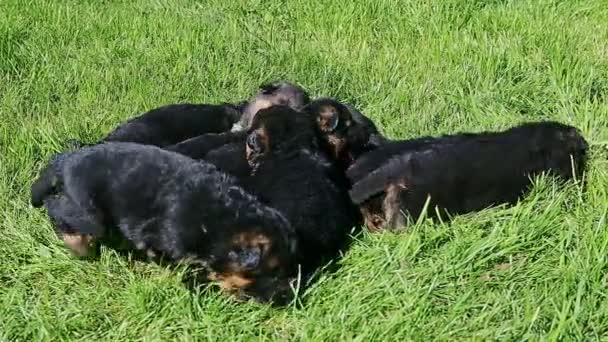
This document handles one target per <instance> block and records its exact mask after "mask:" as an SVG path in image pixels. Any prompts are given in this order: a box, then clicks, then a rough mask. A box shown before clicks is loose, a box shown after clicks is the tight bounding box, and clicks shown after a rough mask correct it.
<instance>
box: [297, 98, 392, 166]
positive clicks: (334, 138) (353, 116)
mask: <svg viewBox="0 0 608 342" xmlns="http://www.w3.org/2000/svg"><path fill="white" fill-rule="evenodd" d="M303 110H304V111H305V112H307V113H309V114H310V115H312V116H313V117H314V118H315V121H316V123H317V127H318V129H319V131H320V132H321V136H322V138H323V141H324V144H325V149H328V150H329V153H330V155H331V157H332V158H334V159H335V160H337V161H338V162H339V163H340V164H341V166H342V167H343V168H344V169H346V168H347V167H348V166H350V164H352V162H353V161H354V160H355V159H356V158H357V157H358V156H360V155H361V154H363V153H365V152H367V151H370V150H372V149H375V148H376V147H378V146H380V145H382V144H384V143H385V142H386V139H385V138H384V137H383V136H382V134H381V133H380V132H379V131H378V129H377V128H376V125H375V124H374V122H373V121H371V120H370V119H369V118H367V117H366V116H365V115H363V114H362V113H361V112H359V111H358V110H356V109H355V108H354V107H353V106H350V105H348V104H344V103H341V102H339V101H337V100H335V99H331V98H320V99H316V100H314V101H312V102H311V103H310V104H308V105H307V106H306V107H304V109H303Z"/></svg>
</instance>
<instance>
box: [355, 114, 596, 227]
mask: <svg viewBox="0 0 608 342" xmlns="http://www.w3.org/2000/svg"><path fill="white" fill-rule="evenodd" d="M587 149H588V145H587V143H586V141H585V139H584V138H583V137H582V136H581V135H580V133H579V131H578V130H577V129H576V128H574V127H571V126H567V125H563V124H560V123H557V122H539V123H527V124H523V125H521V126H517V127H514V128H511V129H508V130H506V131H503V132H485V133H478V134H470V133H469V134H457V135H451V136H444V137H438V138H431V137H424V138H419V139H413V140H406V141H401V142H391V143H388V144H386V145H384V146H381V147H379V148H378V149H376V150H374V151H371V152H368V153H366V154H364V155H363V156H361V157H360V158H359V159H358V160H357V161H356V162H355V163H354V164H353V165H352V166H351V168H350V169H349V170H348V171H347V176H348V177H349V179H350V180H351V182H352V184H353V186H352V189H351V191H350V195H351V199H352V200H353V202H354V203H356V204H359V205H361V211H362V213H363V215H364V217H365V221H366V224H367V226H368V228H369V229H371V230H379V229H382V228H386V227H388V228H398V227H400V226H402V225H403V224H404V216H403V215H402V213H401V211H403V212H405V213H408V214H410V215H413V216H414V217H416V216H418V215H420V213H421V211H422V210H423V208H424V205H425V203H426V202H427V199H429V207H428V208H429V213H430V214H431V216H432V215H434V214H435V213H436V211H435V210H434V208H435V207H436V208H438V209H439V210H438V212H439V214H442V213H448V214H462V213H467V212H471V211H475V210H481V209H484V208H486V207H489V206H492V205H496V204H500V203H514V202H516V201H517V200H518V199H519V198H520V196H521V195H522V194H524V193H525V191H526V190H527V189H528V188H529V186H530V185H531V178H532V177H534V176H536V175H539V174H541V173H543V172H547V173H550V174H552V175H554V176H557V177H560V178H562V179H571V178H572V177H573V173H574V174H576V175H578V176H580V175H581V174H582V172H583V170H584V167H585V161H586V155H587Z"/></svg>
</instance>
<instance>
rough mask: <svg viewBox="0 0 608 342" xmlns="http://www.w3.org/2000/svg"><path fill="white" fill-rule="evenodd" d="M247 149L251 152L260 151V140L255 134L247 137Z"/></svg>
mask: <svg viewBox="0 0 608 342" xmlns="http://www.w3.org/2000/svg"><path fill="white" fill-rule="evenodd" d="M247 147H249V149H251V150H252V151H253V152H260V151H262V145H261V144H260V139H259V138H258V135H257V134H256V133H251V134H249V136H248V137H247Z"/></svg>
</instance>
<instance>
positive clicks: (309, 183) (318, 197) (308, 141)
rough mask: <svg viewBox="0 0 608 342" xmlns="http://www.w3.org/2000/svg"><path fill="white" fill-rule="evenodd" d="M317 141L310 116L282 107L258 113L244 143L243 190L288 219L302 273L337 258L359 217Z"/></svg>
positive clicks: (334, 168)
mask: <svg viewBox="0 0 608 342" xmlns="http://www.w3.org/2000/svg"><path fill="white" fill-rule="evenodd" d="M319 142H320V141H319V136H318V133H317V131H316V128H315V122H314V120H313V118H312V117H311V116H310V115H309V114H307V113H299V112H295V111H293V110H292V109H290V108H287V107H282V106H274V107H270V108H268V109H265V110H261V111H260V112H259V113H258V115H256V117H255V118H254V120H253V124H252V127H251V129H250V132H249V137H248V139H247V158H248V161H249V162H250V164H251V166H252V169H253V174H252V176H251V177H250V178H248V180H247V188H248V189H250V190H251V191H252V192H253V193H255V194H257V195H258V196H259V197H260V199H261V200H262V201H263V202H264V203H266V204H268V205H270V206H272V207H273V208H275V209H277V210H279V211H280V212H281V213H283V214H284V215H285V217H287V219H288V220H289V222H290V223H291V225H292V227H293V228H294V230H295V231H296V235H297V236H298V245H299V246H300V248H299V251H300V254H299V263H300V264H301V265H302V267H303V271H304V272H305V273H309V272H311V271H313V270H314V269H315V268H316V267H318V266H319V265H321V264H322V263H323V262H325V261H328V260H330V259H332V258H335V257H336V256H337V255H338V254H339V251H340V250H341V249H342V248H343V247H344V246H345V242H346V241H347V236H348V233H349V232H350V230H351V229H352V227H353V226H355V225H356V224H357V220H358V218H359V215H358V213H357V212H356V209H355V208H354V207H353V206H352V203H351V202H350V199H349V198H348V194H347V192H346V188H345V187H344V184H345V182H346V180H345V177H344V174H343V172H341V171H340V170H339V169H338V168H337V167H336V166H335V165H334V164H333V163H332V162H331V161H330V160H329V159H328V158H327V157H326V156H325V154H323V153H322V152H321V151H320V150H319Z"/></svg>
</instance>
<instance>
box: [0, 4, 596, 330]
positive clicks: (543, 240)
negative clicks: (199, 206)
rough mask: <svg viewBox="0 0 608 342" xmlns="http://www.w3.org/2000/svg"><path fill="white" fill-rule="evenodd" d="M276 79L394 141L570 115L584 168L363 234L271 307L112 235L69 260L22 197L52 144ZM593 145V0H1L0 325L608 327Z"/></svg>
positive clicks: (231, 96)
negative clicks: (191, 282) (308, 284)
mask: <svg viewBox="0 0 608 342" xmlns="http://www.w3.org/2000/svg"><path fill="white" fill-rule="evenodd" d="M278 78H284V79H289V80H292V81H295V82H298V83H300V84H302V85H303V86H305V87H306V88H307V89H310V91H311V92H312V93H313V94H314V95H315V96H321V95H324V96H337V97H338V98H340V99H342V100H346V101H349V102H352V103H355V104H356V105H357V106H358V107H359V108H360V109H361V110H362V111H364V112H365V113H366V114H368V115H370V116H371V117H372V118H373V119H374V120H375V121H376V122H377V123H378V124H379V126H380V127H381V128H382V130H383V131H384V132H386V134H387V135H389V136H391V137H396V138H397V137H398V138H407V137H415V136H419V135H426V134H441V133H450V132H456V131H464V130H466V131H481V130H490V129H492V130H496V129H503V128H506V127H509V126H511V125H514V124H517V123H520V122H524V121H529V120H541V119H555V120H559V121H561V122H564V123H568V124H573V125H576V126H577V127H579V128H580V129H581V130H582V132H583V133H584V135H585V137H586V138H587V139H588V140H589V142H590V144H591V146H592V148H591V150H592V160H591V162H590V168H589V172H588V173H587V174H586V178H587V181H588V186H587V187H585V188H581V187H580V186H578V185H574V184H571V185H569V186H567V187H563V186H558V185H556V184H554V182H552V181H551V180H550V179H544V180H542V179H541V180H539V184H538V186H536V187H535V188H534V191H533V192H532V194H531V195H530V196H528V197H527V198H526V199H525V200H524V201H523V202H522V203H520V204H519V205H517V206H515V207H511V208H493V209H489V210H485V211H483V212H480V213H475V214H470V215H466V216H462V217H458V218H456V219H455V220H454V221H453V222H452V223H449V224H447V223H446V224H441V223H432V222H428V221H421V222H419V223H417V224H416V225H414V226H411V227H410V228H409V230H408V231H406V232H403V233H399V234H392V233H383V234H362V235H361V236H359V237H358V238H357V240H356V241H355V243H353V246H352V248H351V249H349V250H348V251H347V252H346V253H345V256H344V258H343V260H341V261H340V265H341V268H339V270H338V271H337V272H336V273H334V274H329V273H323V274H321V276H320V278H319V280H318V281H317V282H316V283H315V284H314V285H313V286H312V288H311V289H310V290H309V291H308V292H307V293H306V294H305V296H304V298H303V299H304V300H305V302H304V305H303V306H302V307H288V308H284V309H274V308H270V307H267V306H265V305H261V304H257V303H253V302H250V303H238V302H236V301H234V300H233V299H232V298H230V297H227V296H224V295H221V294H220V293H219V292H218V291H217V290H216V289H214V288H208V289H203V290H202V291H201V292H200V293H192V292H189V291H188V290H187V289H185V288H184V287H183V286H182V284H181V282H180V279H181V278H180V274H179V272H178V271H171V270H168V269H164V268H162V267H160V266H157V265H152V264H142V263H136V262H132V261H130V260H128V259H126V258H124V257H119V256H117V255H116V254H115V253H113V252H112V251H110V250H106V251H104V253H103V255H102V256H101V259H100V260H99V261H97V262H86V261H78V260H75V259H74V258H72V257H71V256H70V255H69V254H68V252H67V251H66V250H65V249H64V248H63V246H62V244H61V243H60V242H59V241H58V239H57V238H56V237H55V235H54V233H53V230H52V228H51V226H50V225H49V223H48V221H47V219H46V217H45V214H44V212H43V211H39V210H33V209H32V208H30V207H29V204H28V195H29V185H30V183H31V182H32V180H33V178H34V177H35V175H36V172H37V171H38V170H39V168H40V167H41V165H42V163H43V162H44V161H45V160H46V159H47V158H48V157H49V156H50V155H51V154H52V153H53V152H55V151H57V150H58V149H59V142H61V141H64V140H66V139H69V138H80V139H84V140H87V141H93V140H95V139H97V138H100V137H102V136H103V135H104V134H105V133H107V132H108V131H109V130H110V129H112V127H114V126H115V125H116V124H117V123H119V122H120V121H122V120H125V119H127V118H129V117H131V116H133V115H136V114H138V113H141V112H143V111H146V110H148V109H151V108H153V107H155V106H160V105H162V104H167V103H174V102H179V101H200V102H219V101H228V100H230V101H233V100H239V99H243V98H245V97H248V96H249V95H250V94H251V93H252V92H253V91H254V90H255V88H256V87H257V86H258V85H259V84H260V83H262V82H264V81H269V80H273V79H278ZM607 144H608V3H606V1H605V0H571V1H560V0H511V1H507V0H493V1H490V0H488V1H483V0H468V1H467V0H434V1H429V0H411V1H397V0H355V1H346V0H342V1H338V0H327V1H318V2H316V3H315V2H312V1H311V2H307V1H298V0H282V1H279V0H277V1H262V0H243V1H230V0H207V1H199V2H194V1H186V0H167V1H160V0H151V1H134V2H131V1H75V0H72V1H62V2H57V1H48V0H47V1H43V0H40V1H17V0H4V1H1V2H0V317H1V318H0V340H3V341H9V340H10V341H13V340H24V341H26V340H27V341H29V340H58V339H65V340H86V341H92V340H99V339H104V340H131V339H143V340H169V339H173V338H176V339H179V340H194V339H213V340H222V341H231V340H251V339H252V338H253V339H257V338H259V339H266V340H268V339H272V340H287V339H290V340H302V341H309V340H315V341H322V340H329V341H331V340H339V339H355V340H360V341H369V340H377V341H384V340H395V341H401V340H426V341H428V340H432V339H439V340H454V339H456V340H468V339H511V340H521V339H532V340H537V339H545V338H547V339H552V340H553V339H565V340H570V339H581V340H582V339H608V291H607V288H608V232H607V231H606V219H607V217H606V216H607V212H608V162H607V158H606V155H607V151H606V145H607Z"/></svg>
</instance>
